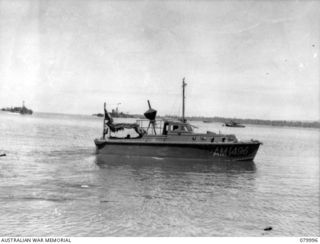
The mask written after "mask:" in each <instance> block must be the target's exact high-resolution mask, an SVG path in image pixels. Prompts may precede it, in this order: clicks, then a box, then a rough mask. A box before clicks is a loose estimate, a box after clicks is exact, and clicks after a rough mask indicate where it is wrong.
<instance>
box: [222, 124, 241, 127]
mask: <svg viewBox="0 0 320 244" xmlns="http://www.w3.org/2000/svg"><path fill="white" fill-rule="evenodd" d="M225 126H227V127H237V128H245V126H244V125H228V124H226V125H225Z"/></svg>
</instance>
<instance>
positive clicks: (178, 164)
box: [0, 112, 320, 237]
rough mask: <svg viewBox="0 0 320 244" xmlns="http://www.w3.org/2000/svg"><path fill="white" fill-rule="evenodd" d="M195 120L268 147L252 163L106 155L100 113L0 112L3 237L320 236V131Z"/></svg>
mask: <svg viewBox="0 0 320 244" xmlns="http://www.w3.org/2000/svg"><path fill="white" fill-rule="evenodd" d="M118 121H121V120H119V119H118ZM122 121H123V120H122ZM191 123H192V124H194V125H195V126H197V127H199V128H198V129H197V131H199V132H206V131H207V130H210V131H215V132H219V131H220V132H221V133H224V132H226V133H234V134H236V135H237V137H238V138H240V139H251V138H254V139H258V140H261V141H262V142H263V145H262V146H261V147H260V149H259V151H258V154H257V156H256V158H255V160H254V162H245V163H244V162H233V163H231V162H224V163H221V162H216V163H214V162H212V163H207V162H201V161H200V162H199V161H197V162H192V161H185V162H184V161H183V160H173V159H160V158H141V159H140V158H128V157H125V156H123V157H115V158H110V159H106V160H105V161H104V162H103V163H102V162H99V161H98V160H97V158H96V155H95V146H94V142H93V140H94V138H96V137H100V136H101V133H102V119H101V118H97V117H92V116H81V115H61V114H60V115H59V114H43V113H38V114H37V113H36V114H34V115H31V116H28V115H19V114H13V113H5V112H0V154H2V153H5V154H6V156H4V157H0V236H93V237H95V236H100V237H104V236H319V235H320V233H319V145H320V143H319V132H320V131H319V129H306V128H292V127H291V128H288V127H271V126H255V125H247V127H246V128H227V127H222V126H221V124H218V123H202V122H191ZM124 153H125V152H124ZM266 227H272V230H271V231H264V228H266Z"/></svg>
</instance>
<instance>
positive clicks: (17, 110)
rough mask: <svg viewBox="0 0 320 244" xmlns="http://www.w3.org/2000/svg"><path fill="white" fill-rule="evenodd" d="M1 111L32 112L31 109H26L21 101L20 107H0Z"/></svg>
mask: <svg viewBox="0 0 320 244" xmlns="http://www.w3.org/2000/svg"><path fill="white" fill-rule="evenodd" d="M1 111H6V112H11V113H20V114H32V113H33V111H32V110H31V109H28V108H27V107H26V106H25V105H24V101H23V102H22V107H11V108H2V109H1Z"/></svg>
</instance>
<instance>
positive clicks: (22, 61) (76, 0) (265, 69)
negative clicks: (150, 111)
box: [0, 0, 320, 120]
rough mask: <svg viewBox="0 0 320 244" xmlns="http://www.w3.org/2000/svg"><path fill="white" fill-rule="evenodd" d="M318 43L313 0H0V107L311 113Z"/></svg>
mask: <svg viewBox="0 0 320 244" xmlns="http://www.w3.org/2000/svg"><path fill="white" fill-rule="evenodd" d="M319 45H320V1H311V0H309V1H308V0H303V1H294V0H292V1H291V0H281V1H272V0H270V1H253V0H250V1H240V0H239V1H230V0H214V1H195V0H194V1H192V0H189V1H187V0H186V1H184V0H178V1H168V0H164V1H157V0H151V1H143V0H134V1H126V0H120V1H108V0H105V1H103V0H90V1H89V0H0V107H9V106H20V105H21V104H22V101H25V103H26V106H27V107H29V108H31V109H33V110H34V111H36V112H37V111H39V112H54V113H72V114H92V113H98V112H102V111H103V110H102V109H103V102H104V101H106V102H107V108H108V109H109V110H111V109H112V108H115V107H116V106H119V110H120V111H123V112H129V113H135V114H142V113H143V112H145V111H146V110H147V108H148V107H147V100H148V99H149V100H150V102H151V105H152V107H153V108H155V109H157V110H158V114H160V115H174V114H175V115H178V114H180V113H181V110H182V108H181V106H182V98H181V93H182V91H181V89H182V88H181V83H182V78H183V77H185V79H186V82H187V87H186V115H187V116H212V117H213V116H223V117H236V118H253V119H275V120H319V119H320V115H319V113H320V112H319V102H320V101H319V100H320V98H319V96H320V88H319V82H320V75H319V69H320V62H319V50H320V49H319ZM119 103H121V104H119Z"/></svg>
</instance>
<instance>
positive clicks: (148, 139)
mask: <svg viewBox="0 0 320 244" xmlns="http://www.w3.org/2000/svg"><path fill="white" fill-rule="evenodd" d="M186 85H187V84H186V83H185V80H184V79H183V81H182V118H181V119H180V120H171V119H163V120H156V115H157V111H156V110H154V109H153V108H152V107H151V104H150V102H149V101H148V105H149V109H148V111H146V112H145V113H144V116H145V117H146V119H147V120H138V121H137V123H131V124H129V123H113V119H112V117H110V115H109V113H108V111H107V109H106V103H104V112H105V117H104V120H103V132H102V137H100V138H96V139H95V140H94V143H95V145H96V153H97V157H98V159H99V157H102V159H103V157H104V156H116V155H119V156H123V155H126V156H137V157H157V158H180V159H183V158H185V159H193V160H196V159H200V160H203V159H209V160H210V161H212V160H235V161H252V160H253V159H254V157H255V156H256V153H257V151H258V149H259V146H260V145H261V142H259V141H257V140H252V139H251V140H250V141H240V140H238V139H237V138H236V136H235V135H233V134H221V133H215V132H211V131H207V133H195V132H193V127H194V126H192V125H191V124H189V123H188V122H187V121H186V119H185V116H184V110H185V96H184V93H185V86H186ZM144 122H147V123H145V125H144ZM147 124H148V126H146V125H147Z"/></svg>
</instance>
